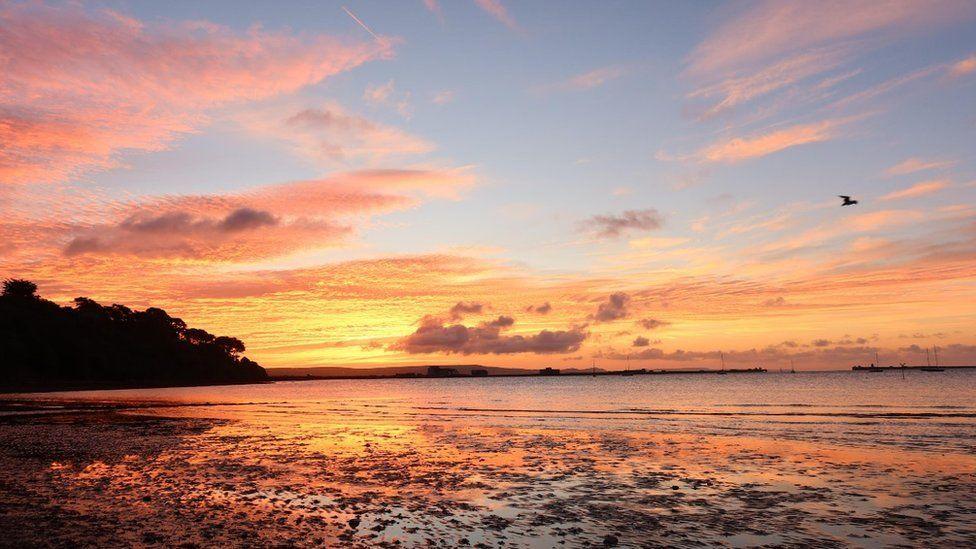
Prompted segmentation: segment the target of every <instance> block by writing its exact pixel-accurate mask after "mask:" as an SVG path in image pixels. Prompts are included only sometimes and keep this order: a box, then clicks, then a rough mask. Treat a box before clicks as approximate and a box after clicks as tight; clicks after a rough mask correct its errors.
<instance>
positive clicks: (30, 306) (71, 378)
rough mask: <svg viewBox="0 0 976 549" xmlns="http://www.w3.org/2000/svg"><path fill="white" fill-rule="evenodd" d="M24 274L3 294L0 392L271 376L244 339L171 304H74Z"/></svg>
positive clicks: (9, 283)
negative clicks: (174, 310) (188, 319)
mask: <svg viewBox="0 0 976 549" xmlns="http://www.w3.org/2000/svg"><path fill="white" fill-rule="evenodd" d="M36 291H37V286H36V285H34V284H33V283H32V282H29V281H26V280H6V281H4V282H3V292H2V294H0V391H6V392H12V391H37V390H56V389H85V388H115V387H148V386H167V385H202V384H220V383H247V382H257V381H265V380H267V379H268V375H267V373H266V372H265V371H264V368H262V367H261V366H259V365H258V364H257V363H256V362H254V361H252V360H249V359H248V358H246V357H244V356H241V353H243V352H244V343H243V342H241V341H240V340H239V339H236V338H233V337H227V336H215V335H213V334H210V333H208V332H206V331H204V330H201V329H198V328H190V327H188V326H187V325H186V323H185V322H183V321H182V320H180V319H178V318H174V317H171V316H169V315H168V314H167V313H166V311H164V310H162V309H157V308H155V307H150V308H148V309H146V310H145V311H133V310H132V309H130V308H128V307H126V306H124V305H111V306H104V305H100V304H98V303H96V302H95V301H93V300H91V299H88V298H86V297H79V298H77V299H75V300H74V306H73V307H62V306H60V305H58V304H57V303H54V302H52V301H48V300H46V299H42V298H41V297H39V296H38V295H36V293H35V292H36Z"/></svg>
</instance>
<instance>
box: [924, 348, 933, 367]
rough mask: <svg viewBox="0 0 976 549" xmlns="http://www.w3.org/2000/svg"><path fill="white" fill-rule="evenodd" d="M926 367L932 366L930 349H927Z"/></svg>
mask: <svg viewBox="0 0 976 549" xmlns="http://www.w3.org/2000/svg"><path fill="white" fill-rule="evenodd" d="M925 365H926V366H932V361H931V360H930V359H929V348H928V347H926V348H925Z"/></svg>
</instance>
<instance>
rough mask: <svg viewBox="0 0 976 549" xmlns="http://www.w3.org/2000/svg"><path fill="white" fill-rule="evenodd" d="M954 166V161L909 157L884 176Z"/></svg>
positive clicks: (891, 168)
mask: <svg viewBox="0 0 976 549" xmlns="http://www.w3.org/2000/svg"><path fill="white" fill-rule="evenodd" d="M954 164H955V161H953V160H926V159H924V158H918V157H911V158H906V159H905V160H902V161H901V162H899V163H897V164H895V165H894V166H892V167H890V168H888V169H887V170H885V175H887V176H898V175H908V174H912V173H916V172H922V171H928V170H938V169H942V168H948V167H950V166H952V165H954Z"/></svg>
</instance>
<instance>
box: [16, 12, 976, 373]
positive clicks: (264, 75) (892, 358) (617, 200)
mask: <svg viewBox="0 0 976 549" xmlns="http://www.w3.org/2000/svg"><path fill="white" fill-rule="evenodd" d="M841 194H844V195H852V196H853V197H854V198H855V199H857V200H859V201H860V203H859V204H858V205H856V206H853V207H841V206H840V203H841V201H840V199H839V198H838V197H837V195H841ZM0 236H2V238H0V278H8V277H16V278H27V279H30V280H33V281H35V282H37V284H38V286H39V293H40V294H41V295H42V296H44V297H46V298H49V299H52V300H54V301H57V302H59V303H63V304H68V303H70V302H71V300H72V299H73V298H75V297H78V296H82V295H83V296H87V297H91V298H93V299H95V300H97V301H99V302H103V303H124V304H126V305H129V306H130V307H133V308H144V307H147V306H157V307H162V308H164V309H166V310H167V311H169V312H170V313H171V314H173V315H174V316H179V317H181V318H183V319H184V320H186V321H187V322H188V323H189V324H191V325H193V326H197V327H201V328H204V329H207V330H209V331H211V332H214V333H217V334H225V335H233V336H236V337H239V338H241V339H242V340H243V341H244V342H245V343H246V345H247V347H248V352H247V355H248V356H249V357H251V358H253V359H254V360H257V361H258V362H259V363H261V364H262V365H263V366H265V367H270V368H274V367H286V366H290V367H297V366H302V367H305V366H349V365H352V366H363V367H365V366H378V365H391V364H437V363H443V364H447V363H465V364H468V363H481V364H487V365H499V366H517V367H543V366H552V367H555V368H574V367H589V365H590V364H591V362H592V361H593V360H594V359H595V360H596V362H597V365H598V366H600V367H603V368H608V369H622V368H625V367H631V368H635V367H648V368H677V367H682V368H685V367H718V365H719V352H720V351H722V352H724V354H725V359H726V362H727V363H728V365H729V366H730V367H751V366H756V365H761V366H765V367H767V368H770V369H774V368H776V369H778V368H788V367H789V362H790V359H791V357H792V358H793V359H794V360H795V362H796V366H797V369H822V368H844V369H846V368H849V367H850V366H851V365H852V364H855V363H866V362H873V361H874V356H875V352H878V353H879V354H880V355H881V360H882V362H883V363H885V364H890V363H897V362H908V363H914V364H924V363H925V360H926V358H925V348H926V347H933V346H938V347H939V350H940V351H939V352H940V357H941V358H942V359H943V361H944V362H946V363H950V364H964V363H966V364H973V363H976V2H972V1H971V0H963V1H931V2H911V1H899V0H890V1H880V0H879V1H875V2H833V1H823V2H795V3H791V2H768V3H767V2H734V3H728V4H727V3H712V2H661V3H655V2H514V1H511V0H473V1H462V0H458V1H454V2H447V1H446V0H441V1H437V0H425V1H422V0H417V1H401V2H366V1H361V0H346V2H345V3H332V2H319V1H301V2H297V1H296V2H283V3H278V2H261V3H253V4H245V3H243V2H240V1H233V2H190V1H173V2H148V1H147V2H135V1H113V2H108V3H102V4H87V3H66V4H56V3H42V2H24V3H21V2H5V1H3V0H0Z"/></svg>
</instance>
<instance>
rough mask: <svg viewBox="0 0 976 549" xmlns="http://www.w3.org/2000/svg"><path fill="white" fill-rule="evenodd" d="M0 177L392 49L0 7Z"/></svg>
mask: <svg viewBox="0 0 976 549" xmlns="http://www.w3.org/2000/svg"><path fill="white" fill-rule="evenodd" d="M0 51H3V52H4V53H5V55H4V56H3V58H2V59H0V138H2V139H3V142H4V144H5V147H4V149H3V151H2V152H0V181H3V182H37V181H55V180H62V179H65V178H67V177H71V176H73V175H77V174H79V173H82V172H84V171H87V170H90V169H99V168H106V167H111V166H113V165H115V162H116V158H115V157H116V155H117V154H118V153H119V152H120V151H122V150H127V149H129V150H142V151H153V150H159V149H162V148H165V147H166V146H167V145H168V144H169V143H170V142H171V141H173V140H174V139H176V138H177V137H178V136H179V135H180V134H183V133H186V132H192V131H195V130H197V129H198V128H199V127H201V126H202V125H203V124H205V123H206V121H207V112H208V110H209V109H212V108H214V107H218V106H222V105H227V104H231V103H235V102H244V101H253V100H260V99H266V98H269V97H273V96H276V95H279V94H283V93H289V92H293V91H295V90H297V89H299V88H302V87H304V86H307V85H309V84H313V83H316V82H319V81H321V80H323V79H325V78H327V77H329V76H332V75H334V74H337V73H339V72H343V71H345V70H348V69H350V68H352V67H355V66H357V65H360V64H362V63H364V62H366V61H368V60H370V59H375V58H378V57H383V56H386V55H389V54H390V50H389V46H388V45H384V44H378V43H376V42H370V43H355V42H343V41H340V40H337V39H335V38H332V37H329V36H323V35H290V34H286V33H283V32H272V31H265V30H262V29H259V28H253V29H251V30H248V31H246V32H238V31H234V30H231V29H229V28H226V27H222V26H220V25H215V24H211V23H207V22H199V21H193V22H153V23H143V22H141V21H138V20H135V19H132V18H129V17H127V16H124V15H122V14H119V13H116V12H112V11H104V10H103V11H95V10H88V9H85V8H82V7H78V6H76V5H70V4H69V5H67V6H64V7H51V6H46V5H44V4H41V3H5V4H3V6H2V7H0Z"/></svg>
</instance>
